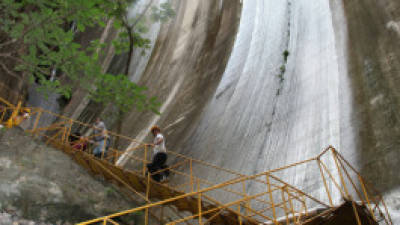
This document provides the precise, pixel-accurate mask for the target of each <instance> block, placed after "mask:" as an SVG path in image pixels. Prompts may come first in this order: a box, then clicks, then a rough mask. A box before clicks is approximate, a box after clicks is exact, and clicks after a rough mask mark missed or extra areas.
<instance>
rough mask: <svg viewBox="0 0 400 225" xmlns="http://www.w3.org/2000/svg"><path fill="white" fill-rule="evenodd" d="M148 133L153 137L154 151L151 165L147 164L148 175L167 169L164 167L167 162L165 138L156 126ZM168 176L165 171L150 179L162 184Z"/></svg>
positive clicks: (167, 172)
mask: <svg viewBox="0 0 400 225" xmlns="http://www.w3.org/2000/svg"><path fill="white" fill-rule="evenodd" d="M150 131H151V133H152V134H153V136H154V141H153V144H154V150H153V161H152V163H150V164H147V169H148V171H149V172H150V173H155V172H157V171H159V170H162V169H165V168H167V166H166V165H165V163H166V162H167V149H166V148H165V138H164V135H162V133H161V129H160V128H159V127H158V126H153V127H152V128H151V129H150ZM168 175H169V171H168V170H166V171H163V172H161V173H157V174H154V175H152V178H153V179H154V180H156V181H158V182H162V181H165V180H166V178H167V176H168Z"/></svg>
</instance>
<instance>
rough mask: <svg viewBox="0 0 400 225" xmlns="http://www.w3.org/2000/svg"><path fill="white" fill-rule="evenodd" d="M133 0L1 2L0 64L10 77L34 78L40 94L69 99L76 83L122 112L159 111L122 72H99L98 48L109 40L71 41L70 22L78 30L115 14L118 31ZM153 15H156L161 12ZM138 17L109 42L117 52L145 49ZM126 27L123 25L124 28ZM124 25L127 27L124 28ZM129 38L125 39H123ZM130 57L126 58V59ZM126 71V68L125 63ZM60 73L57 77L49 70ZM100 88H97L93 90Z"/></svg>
mask: <svg viewBox="0 0 400 225" xmlns="http://www.w3.org/2000/svg"><path fill="white" fill-rule="evenodd" d="M133 2H135V1H129V0H90V1H87V0H2V1H1V2H0V15H1V16H0V68H2V69H3V70H4V71H5V72H7V73H10V74H11V75H13V76H20V77H22V78H23V79H24V80H29V81H30V82H33V81H35V80H36V81H37V82H38V83H39V85H40V91H42V92H43V93H49V92H56V93H59V94H61V95H63V96H65V97H66V98H70V96H71V92H72V91H73V90H74V89H75V88H76V87H80V88H83V89H85V90H87V91H88V92H89V93H90V98H91V99H92V100H94V101H96V102H98V103H101V104H103V105H107V104H109V103H111V102H112V103H113V104H114V105H115V106H116V107H117V108H118V109H119V110H120V111H121V112H126V111H129V110H131V109H132V107H136V108H137V109H139V110H151V111H153V112H156V113H157V112H158V107H159V103H158V102H157V100H156V98H154V97H147V96H146V95H145V94H144V91H145V90H146V88H145V87H141V86H139V85H137V84H135V83H132V82H131V81H130V80H129V79H128V77H127V76H126V75H127V71H128V70H125V73H124V74H119V75H113V74H107V73H102V71H101V66H100V65H99V60H98V59H99V49H101V48H104V47H105V45H107V44H108V43H100V41H99V40H95V41H92V42H91V44H90V46H81V45H80V44H79V43H77V42H76V41H75V40H74V31H73V30H72V29H70V24H74V25H76V28H77V30H78V31H79V32H83V31H85V30H86V29H87V28H88V27H96V26H101V27H104V26H105V23H104V21H107V20H108V19H110V18H115V22H114V26H115V28H117V29H120V28H121V27H122V26H121V25H123V23H125V22H128V20H126V8H127V6H128V5H129V4H132V3H133ZM157 10H160V11H159V12H158V13H159V15H161V14H162V13H160V12H164V10H163V9H162V8H161V9H157ZM140 21H141V20H138V21H137V23H136V25H135V24H134V26H132V25H130V27H131V28H132V29H131V30H126V32H120V34H119V36H118V38H117V40H114V41H113V42H112V43H111V44H113V45H114V47H115V48H116V49H117V52H123V51H126V49H127V48H129V55H131V48H134V47H144V48H146V47H147V46H148V45H149V44H150V43H149V40H147V39H145V38H142V36H141V32H143V31H144V30H141V29H144V28H141V29H139V28H140V27H139V26H137V24H140ZM124 27H125V26H124ZM125 28H126V27H125ZM127 38H128V39H129V42H126V41H125V40H126V39H127ZM129 61H130V60H128V62H129ZM127 66H128V69H129V65H127ZM55 68H56V69H57V70H58V71H61V74H62V75H61V76H59V77H58V78H57V79H50V77H53V78H54V73H53V76H52V71H54V69H55ZM98 87H101V88H98Z"/></svg>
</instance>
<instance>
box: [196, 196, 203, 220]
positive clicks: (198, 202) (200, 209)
mask: <svg viewBox="0 0 400 225" xmlns="http://www.w3.org/2000/svg"><path fill="white" fill-rule="evenodd" d="M201 195H202V193H201V192H200V193H199V194H198V200H197V204H198V208H199V225H203V222H202V220H201V219H202V216H203V215H202V206H201Z"/></svg>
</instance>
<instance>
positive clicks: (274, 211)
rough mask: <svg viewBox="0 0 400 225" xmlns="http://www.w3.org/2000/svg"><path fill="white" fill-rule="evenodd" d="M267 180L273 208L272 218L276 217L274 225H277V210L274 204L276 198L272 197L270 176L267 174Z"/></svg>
mask: <svg viewBox="0 0 400 225" xmlns="http://www.w3.org/2000/svg"><path fill="white" fill-rule="evenodd" d="M265 177H266V180H267V188H268V193H269V199H270V200H271V207H272V216H273V217H274V223H275V224H276V210H275V203H274V197H273V196H272V190H271V181H270V179H269V174H268V173H267V174H265Z"/></svg>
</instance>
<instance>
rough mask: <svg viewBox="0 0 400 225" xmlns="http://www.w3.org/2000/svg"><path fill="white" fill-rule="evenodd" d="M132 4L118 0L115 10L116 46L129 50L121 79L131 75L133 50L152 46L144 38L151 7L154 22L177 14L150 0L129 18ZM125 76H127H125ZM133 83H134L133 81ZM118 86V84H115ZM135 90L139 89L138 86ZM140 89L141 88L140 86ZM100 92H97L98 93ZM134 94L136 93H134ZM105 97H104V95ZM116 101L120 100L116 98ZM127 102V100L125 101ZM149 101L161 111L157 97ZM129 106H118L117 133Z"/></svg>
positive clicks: (168, 6)
mask: <svg viewBox="0 0 400 225" xmlns="http://www.w3.org/2000/svg"><path fill="white" fill-rule="evenodd" d="M128 4H130V3H129V2H126V1H118V0H117V7H116V8H115V10H114V13H113V15H114V18H115V22H114V24H115V26H116V28H120V29H121V32H120V33H119V35H118V38H117V39H116V40H114V46H115V47H116V49H117V50H118V52H126V51H127V55H128V58H127V61H126V65H125V69H124V74H123V75H120V77H121V78H120V79H121V80H123V79H127V77H128V75H129V69H130V68H131V62H132V56H133V51H134V49H135V48H138V47H139V48H144V49H147V48H149V47H150V40H148V39H146V38H143V37H142V34H144V33H146V32H147V30H148V29H147V27H146V26H145V25H144V24H145V22H146V20H148V18H147V16H146V14H147V12H148V11H149V10H150V9H151V10H152V11H151V15H150V19H151V20H152V21H153V22H157V21H161V22H164V21H166V20H168V19H169V18H171V17H173V16H175V12H174V10H173V9H172V8H171V5H170V4H169V3H168V2H166V3H162V4H161V5H160V7H159V8H158V7H155V6H152V5H153V0H150V1H149V3H148V4H147V5H146V6H145V8H144V10H143V11H142V12H141V13H140V14H139V15H138V16H137V17H135V18H129V17H128V12H127V9H128V7H129V5H128ZM124 76H125V78H123V77H124ZM128 83H129V82H126V83H125V85H129V84H128ZM131 84H132V83H131ZM115 87H117V86H115ZM135 90H138V89H137V88H136V89H135ZM139 90H141V89H140V88H139ZM98 94H100V93H99V92H97V95H98ZM133 96H134V95H133ZM136 96H138V95H136ZM102 98H104V97H102ZM116 101H118V100H117V99H116ZM124 102H125V101H124ZM135 102H138V103H140V102H142V101H135ZM149 102H150V103H151V104H149V106H150V107H149V109H150V110H152V111H153V112H155V113H159V112H158V111H157V108H156V107H155V106H157V107H158V106H159V104H158V102H157V99H156V98H150V99H149ZM137 107H138V108H142V107H143V105H142V104H138V105H137ZM127 108H129V107H118V115H117V122H116V130H117V133H121V131H122V123H123V118H124V115H125V113H126V110H124V109H127ZM118 144H119V137H117V139H116V141H115V145H116V146H118Z"/></svg>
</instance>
